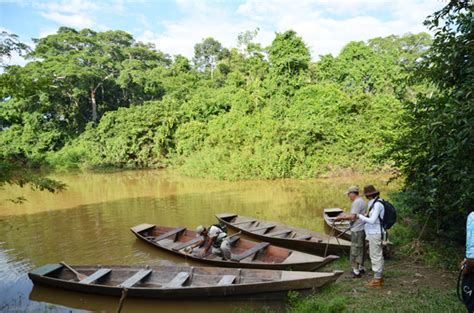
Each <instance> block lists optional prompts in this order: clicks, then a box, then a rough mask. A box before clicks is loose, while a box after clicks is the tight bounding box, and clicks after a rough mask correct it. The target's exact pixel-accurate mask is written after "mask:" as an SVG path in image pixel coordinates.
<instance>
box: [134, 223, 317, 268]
mask: <svg viewBox="0 0 474 313" xmlns="http://www.w3.org/2000/svg"><path fill="white" fill-rule="evenodd" d="M173 229H174V228H173V227H165V226H158V225H156V226H155V227H152V228H148V229H146V230H143V231H141V232H140V233H139V235H141V236H143V237H145V238H147V237H148V238H150V237H152V238H153V237H159V236H162V235H163V234H165V233H168V232H170V231H172V230H173ZM196 236H197V234H196V232H195V231H191V230H185V231H183V232H181V233H178V234H176V235H172V236H170V237H167V238H165V239H161V240H159V241H158V242H157V243H156V244H157V245H159V246H161V247H163V248H165V249H168V250H172V249H173V247H176V246H179V245H182V244H183V243H185V242H188V241H190V240H193V239H195V238H196ZM257 244H259V243H258V242H254V241H250V240H244V239H238V240H236V241H234V242H233V244H232V245H231V253H232V255H239V254H241V253H244V252H246V251H248V250H249V249H251V248H252V247H254V246H256V245H257ZM203 250H204V247H198V248H195V249H194V250H193V255H194V256H199V255H200V254H201V253H202V252H203ZM290 256H291V258H290ZM205 259H207V260H219V261H222V258H221V257H220V256H216V255H213V254H209V255H207V256H206V257H205ZM289 260H295V261H299V262H322V261H324V258H322V257H319V256H315V255H309V254H303V253H301V252H298V251H293V250H290V249H286V248H281V247H278V246H274V245H268V246H267V247H266V248H264V249H262V250H260V252H258V253H256V254H252V255H250V256H249V257H247V258H244V259H242V260H241V261H240V262H241V263H242V262H243V263H246V262H252V263H264V264H281V263H284V262H285V261H289Z"/></svg>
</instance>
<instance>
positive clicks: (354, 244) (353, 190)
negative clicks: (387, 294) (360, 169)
mask: <svg viewBox="0 0 474 313" xmlns="http://www.w3.org/2000/svg"><path fill="white" fill-rule="evenodd" d="M346 195H347V196H348V197H349V199H350V200H351V201H352V205H351V215H350V216H351V217H352V216H354V214H365V208H366V206H365V201H364V199H362V197H361V196H359V187H357V186H350V187H349V189H347V192H346ZM343 216H344V215H342V216H340V217H336V220H343V219H344V217H343ZM350 230H351V252H350V261H351V266H352V277H353V278H360V277H361V274H364V273H365V267H364V257H365V255H364V254H365V231H364V222H363V221H362V220H356V221H351V223H350Z"/></svg>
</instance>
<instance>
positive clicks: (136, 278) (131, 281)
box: [118, 269, 153, 288]
mask: <svg viewBox="0 0 474 313" xmlns="http://www.w3.org/2000/svg"><path fill="white" fill-rule="evenodd" d="M152 271H153V270H151V269H143V270H140V271H138V272H136V273H135V274H134V275H133V276H132V277H130V278H128V279H127V280H126V281H124V282H123V283H121V284H120V285H118V287H121V288H130V287H133V286H134V285H136V284H137V283H138V282H139V281H141V280H142V279H143V278H145V277H146V276H148V275H150V273H151V272H152Z"/></svg>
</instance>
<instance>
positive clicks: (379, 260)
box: [367, 234, 384, 278]
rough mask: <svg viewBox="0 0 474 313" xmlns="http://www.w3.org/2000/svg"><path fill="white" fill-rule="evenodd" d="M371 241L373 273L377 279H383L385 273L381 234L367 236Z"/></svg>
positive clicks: (370, 251)
mask: <svg viewBox="0 0 474 313" xmlns="http://www.w3.org/2000/svg"><path fill="white" fill-rule="evenodd" d="M367 240H368V241H369V254H370V262H371V263H372V271H373V272H374V277H375V278H382V273H383V265H384V259H383V246H382V238H381V236H380V234H375V235H367Z"/></svg>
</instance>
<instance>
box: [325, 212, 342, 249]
mask: <svg viewBox="0 0 474 313" xmlns="http://www.w3.org/2000/svg"><path fill="white" fill-rule="evenodd" d="M334 226H335V222H334V221H333V222H332V227H331V232H330V233H329V237H328V242H327V243H326V249H325V250H324V257H326V256H327V253H328V247H329V240H330V239H331V237H334V238H336V241H337V244H338V245H339V246H341V243H340V242H339V238H338V237H337V236H334V232H335V228H334Z"/></svg>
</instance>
